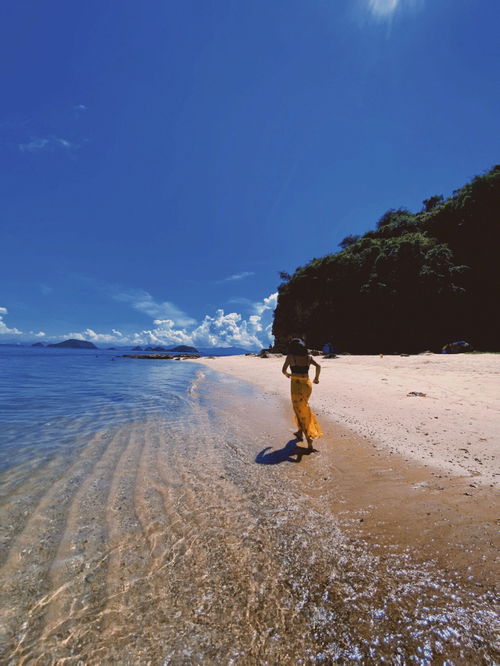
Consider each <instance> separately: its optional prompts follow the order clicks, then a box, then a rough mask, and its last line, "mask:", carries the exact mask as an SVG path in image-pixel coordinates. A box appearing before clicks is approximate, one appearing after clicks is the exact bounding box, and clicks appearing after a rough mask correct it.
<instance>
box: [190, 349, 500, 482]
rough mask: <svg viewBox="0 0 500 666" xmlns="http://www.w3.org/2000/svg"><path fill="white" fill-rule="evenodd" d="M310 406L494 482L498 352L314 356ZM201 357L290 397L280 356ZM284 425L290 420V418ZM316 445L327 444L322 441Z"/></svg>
mask: <svg viewBox="0 0 500 666" xmlns="http://www.w3.org/2000/svg"><path fill="white" fill-rule="evenodd" d="M317 360H318V362H319V363H320V364H321V366H322V370H321V377H320V383H319V384H318V385H315V386H314V388H313V394H312V398H311V406H312V407H313V409H314V410H315V412H316V414H317V415H318V418H319V419H320V422H325V421H328V422H329V423H330V424H331V425H333V427H334V426H335V424H338V425H341V426H344V427H347V428H348V429H350V430H351V431H353V432H354V433H356V434H358V435H361V436H362V437H365V438H367V439H369V440H371V442H372V443H373V444H374V445H375V446H376V447H381V448H382V449H384V450H387V451H388V452H396V453H399V454H401V455H402V456H403V457H404V458H405V459H407V460H409V461H411V460H413V461H416V462H418V463H420V464H423V465H428V466H434V467H436V468H439V469H441V470H444V471H445V472H447V473H451V474H453V475H455V476H462V477H474V483H481V484H483V485H488V486H492V487H498V480H499V478H500V470H499V468H498V455H497V453H498V442H499V433H500V355H499V354H458V355H439V354H420V355H418V356H339V357H337V358H334V359H323V358H321V357H319V358H318V359H317ZM201 361H202V362H203V363H204V364H206V365H207V366H208V367H210V368H212V369H213V370H217V371H219V372H223V373H227V374H230V375H232V376H234V377H237V378H240V379H243V380H246V381H248V382H250V383H252V384H254V385H256V386H259V387H260V388H262V389H263V391H265V392H266V393H268V394H272V395H277V396H280V397H282V398H283V400H287V401H289V381H288V380H287V379H286V378H285V377H284V376H283V375H282V373H281V366H282V364H283V361H284V357H282V356H279V355H271V356H270V357H269V358H260V357H255V356H229V357H218V358H204V359H201ZM311 375H312V372H311ZM290 428H291V430H292V429H293V421H292V419H290ZM318 446H319V447H320V448H324V447H326V446H328V443H327V442H326V441H325V440H322V441H321V443H318Z"/></svg>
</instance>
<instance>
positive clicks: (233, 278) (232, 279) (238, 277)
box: [218, 271, 255, 284]
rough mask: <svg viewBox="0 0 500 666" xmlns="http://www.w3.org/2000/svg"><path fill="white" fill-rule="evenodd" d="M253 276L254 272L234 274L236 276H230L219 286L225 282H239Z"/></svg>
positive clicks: (221, 281)
mask: <svg viewBox="0 0 500 666" xmlns="http://www.w3.org/2000/svg"><path fill="white" fill-rule="evenodd" d="M252 275H255V273H254V272H253V271H243V272H242V273H234V275H229V276H228V277H226V278H224V279H223V280H219V281H218V284H222V283H223V282H235V281H237V280H243V279H244V278H246V277H250V276H252Z"/></svg>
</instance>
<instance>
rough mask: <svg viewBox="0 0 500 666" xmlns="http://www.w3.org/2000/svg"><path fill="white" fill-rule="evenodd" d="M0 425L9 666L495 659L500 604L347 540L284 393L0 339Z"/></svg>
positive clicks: (4, 642) (158, 363) (2, 581)
mask: <svg viewBox="0 0 500 666" xmlns="http://www.w3.org/2000/svg"><path fill="white" fill-rule="evenodd" d="M0 423H1V431H0V518H1V520H0V526H1V542H0V547H1V550H0V564H1V570H0V600H1V608H2V624H1V629H0V632H1V633H0V646H1V647H0V661H1V663H5V664H12V665H13V664H63V663H64V664H75V665H79V664H134V665H136V664H158V665H160V664H161V665H169V664H218V665H219V664H243V665H246V664H270V665H274V664H310V663H319V664H348V663H349V664H350V663H359V664H380V663H387V664H420V665H429V666H430V665H431V664H443V665H444V664H446V665H447V666H451V665H453V664H494V663H497V660H498V651H497V649H496V643H495V629H496V624H495V623H496V616H495V607H494V597H493V595H492V592H491V591H490V590H488V589H484V588H480V587H477V588H475V587H474V586H463V585H462V584H461V583H460V581H459V580H458V579H457V578H456V577H453V576H451V575H449V574H445V573H443V572H442V571H441V570H439V569H438V568H436V566H435V565H433V563H432V562H429V563H425V562H424V563H422V562H421V561H418V562H417V561H416V560H415V561H414V560H413V558H412V556H411V553H409V552H408V550H404V549H403V550H401V549H398V548H397V547H394V548H392V549H390V550H389V551H384V552H383V553H382V552H379V551H377V550H376V549H374V548H373V547H371V546H370V544H369V543H367V542H365V541H363V540H362V539H357V538H353V536H352V534H349V533H348V532H347V531H346V530H345V529H344V527H343V525H342V523H341V521H340V520H339V516H338V515H335V513H334V512H332V511H331V510H330V509H329V508H328V505H327V504H326V503H325V501H324V497H322V495H321V493H318V492H311V489H310V488H308V487H307V483H306V481H305V476H304V470H305V469H306V467H305V466H307V465H308V464H309V463H310V460H309V459H308V457H307V456H305V457H304V460H303V461H302V463H301V465H296V464H294V465H290V464H288V463H289V462H297V460H293V459H292V457H291V454H292V453H293V451H294V447H295V444H294V442H293V437H292V436H291V434H290V433H291V431H292V430H293V422H292V420H291V415H290V412H289V408H288V406H286V405H283V404H282V403H281V402H280V401H279V400H278V398H277V397H276V396H272V395H270V394H265V393H262V392H261V391H259V390H257V389H255V388H253V387H252V386H250V385H249V384H246V383H245V382H241V381H236V380H235V379H232V378H231V377H229V376H226V375H223V374H221V373H218V372H215V371H212V370H209V369H207V368H206V367H205V366H203V365H202V364H200V363H197V362H196V361H195V360H177V361H176V360H146V359H131V358H124V357H123V356H122V353H121V352H119V351H114V350H73V349H48V348H21V347H0ZM273 452H275V455H271V454H272V453H273ZM316 464H321V463H316ZM325 479H326V477H325ZM316 490H317V489H316Z"/></svg>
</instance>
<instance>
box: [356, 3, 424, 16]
mask: <svg viewBox="0 0 500 666" xmlns="http://www.w3.org/2000/svg"><path fill="white" fill-rule="evenodd" d="M363 2H365V3H366V5H365V6H367V7H368V11H369V12H370V13H371V15H372V16H373V17H375V18H377V19H381V20H390V19H391V18H392V17H393V16H394V15H395V14H396V12H399V11H400V10H403V9H421V8H422V6H423V4H424V0H363Z"/></svg>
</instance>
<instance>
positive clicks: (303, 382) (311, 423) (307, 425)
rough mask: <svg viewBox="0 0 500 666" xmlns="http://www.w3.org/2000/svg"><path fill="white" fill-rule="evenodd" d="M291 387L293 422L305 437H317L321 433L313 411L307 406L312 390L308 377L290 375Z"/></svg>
mask: <svg viewBox="0 0 500 666" xmlns="http://www.w3.org/2000/svg"><path fill="white" fill-rule="evenodd" d="M290 383H291V389H292V406H293V411H294V412H295V422H296V423H297V427H298V428H299V430H302V432H303V433H304V435H305V436H306V437H311V438H312V439H318V437H321V435H322V434H323V431H322V430H321V428H320V427H319V424H318V421H317V419H316V416H315V415H314V412H313V411H312V409H311V408H310V407H309V397H310V395H311V392H312V384H311V380H310V379H309V378H308V377H297V375H292V378H291V380H290Z"/></svg>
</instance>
